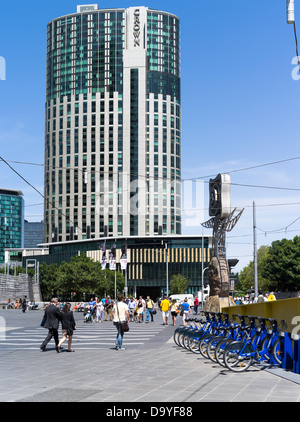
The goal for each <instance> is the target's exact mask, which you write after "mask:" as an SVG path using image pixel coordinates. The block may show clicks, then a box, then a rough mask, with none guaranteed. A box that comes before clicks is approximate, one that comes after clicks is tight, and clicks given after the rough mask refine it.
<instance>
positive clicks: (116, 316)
mask: <svg viewBox="0 0 300 422" xmlns="http://www.w3.org/2000/svg"><path fill="white" fill-rule="evenodd" d="M117 299H118V300H117V302H116V303H115V305H114V307H113V310H112V315H113V322H114V325H115V326H116V328H117V330H118V333H117V337H116V345H115V348H116V350H125V348H124V347H122V343H123V335H124V332H123V331H122V326H121V323H122V322H128V320H129V312H128V305H127V304H126V303H125V302H124V297H123V295H118V298H117Z"/></svg>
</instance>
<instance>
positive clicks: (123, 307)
mask: <svg viewBox="0 0 300 422" xmlns="http://www.w3.org/2000/svg"><path fill="white" fill-rule="evenodd" d="M117 307H118V310H117ZM118 311H119V315H118ZM126 311H128V305H126V303H125V302H118V303H117V304H116V305H114V307H113V312H114V320H113V321H114V322H120V321H126ZM119 317H120V319H119Z"/></svg>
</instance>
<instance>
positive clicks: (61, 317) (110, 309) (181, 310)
mask: <svg viewBox="0 0 300 422" xmlns="http://www.w3.org/2000/svg"><path fill="white" fill-rule="evenodd" d="M156 308H157V309H159V310H160V311H161V315H162V323H163V325H168V320H169V316H170V315H171V318H172V324H173V326H175V325H176V318H177V316H178V315H181V316H183V324H184V325H185V324H186V319H187V318H188V316H189V315H190V314H191V313H192V310H191V306H190V304H189V303H188V299H187V298H185V300H184V302H183V303H180V302H179V301H176V300H175V299H173V300H172V299H170V298H168V297H164V298H159V299H158V301H157V307H156V305H155V303H154V300H153V299H151V298H150V296H147V297H146V299H144V298H143V297H142V296H139V298H133V297H130V298H129V297H126V298H124V297H123V295H118V297H117V299H116V300H113V299H112V298H111V297H110V296H106V297H105V298H102V299H100V298H94V297H91V298H90V301H89V302H88V303H84V302H78V303H77V304H76V305H75V306H74V307H73V309H72V307H71V304H70V303H69V302H66V303H59V302H58V299H57V298H53V299H52V300H51V302H50V303H49V304H48V305H47V306H45V311H44V316H43V320H42V323H41V326H43V327H44V328H47V329H48V334H47V336H46V338H45V340H44V341H43V343H42V344H41V346H40V349H41V350H42V351H45V350H46V346H47V344H48V343H49V342H50V340H51V339H52V338H53V339H54V341H55V349H56V351H57V352H58V353H60V351H61V349H62V347H61V346H62V344H63V343H64V342H65V341H66V340H67V339H68V348H67V351H68V352H73V351H74V349H72V348H71V346H72V336H73V332H74V330H75V329H76V324H75V319H74V314H73V311H75V312H83V313H86V312H89V313H90V314H91V316H92V321H94V322H104V321H112V322H113V324H114V325H115V326H116V328H117V336H116V341H115V348H116V350H125V348H124V347H123V346H122V343H123V335H124V328H123V326H124V323H129V322H134V321H135V322H138V323H143V322H144V323H145V324H148V323H150V322H154V315H155V314H157V309H156ZM60 323H61V327H62V338H61V340H59V334H58V328H59V324H60Z"/></svg>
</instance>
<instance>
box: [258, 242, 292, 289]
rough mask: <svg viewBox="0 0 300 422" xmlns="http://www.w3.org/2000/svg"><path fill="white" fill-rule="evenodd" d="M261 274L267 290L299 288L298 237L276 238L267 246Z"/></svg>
mask: <svg viewBox="0 0 300 422" xmlns="http://www.w3.org/2000/svg"><path fill="white" fill-rule="evenodd" d="M262 276H263V277H265V278H266V279H267V280H268V285H269V287H270V289H269V290H281V291H286V290H289V291H291V290H300V237H299V236H295V237H294V239H293V240H288V239H282V240H276V241H275V242H273V243H272V244H271V247H270V248H269V253H268V258H267V259H266V261H265V262H264V265H263V269H262Z"/></svg>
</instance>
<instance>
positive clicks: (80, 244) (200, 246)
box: [23, 235, 211, 297]
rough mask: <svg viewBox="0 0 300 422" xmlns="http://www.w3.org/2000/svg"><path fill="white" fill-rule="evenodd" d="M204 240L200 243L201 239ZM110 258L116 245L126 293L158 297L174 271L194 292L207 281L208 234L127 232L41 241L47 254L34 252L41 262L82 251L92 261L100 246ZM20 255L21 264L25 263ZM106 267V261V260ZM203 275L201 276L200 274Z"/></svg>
mask: <svg viewBox="0 0 300 422" xmlns="http://www.w3.org/2000/svg"><path fill="white" fill-rule="evenodd" d="M202 242H203V243H202ZM104 245H105V249H106V256H107V259H108V260H109V251H110V249H111V248H112V247H113V246H114V245H115V246H116V270H117V271H123V272H124V274H125V275H126V281H127V287H128V291H127V292H128V294H129V295H134V296H139V295H142V296H146V295H148V294H149V295H150V296H151V297H158V296H161V295H162V294H165V293H167V292H168V293H170V289H169V286H170V281H171V278H172V276H173V275H177V274H181V275H183V276H185V277H186V278H187V279H188V280H189V281H190V284H189V287H188V291H187V292H186V293H193V294H195V293H196V292H197V291H200V290H201V288H202V281H204V284H207V283H208V271H205V269H206V268H208V265H209V262H210V260H211V237H209V236H205V237H202V236H184V235H181V236H129V237H116V238H112V237H105V238H104V237H103V238H98V239H87V240H76V241H75V240H74V241H68V242H59V243H47V244H42V245H39V246H42V247H43V248H48V249H49V255H40V256H34V259H37V260H38V261H39V262H40V263H42V262H45V263H47V264H52V263H56V264H58V265H60V264H61V263H62V262H63V261H66V262H68V261H70V260H71V257H72V256H75V255H78V254H79V253H83V252H85V253H86V255H87V256H88V257H90V258H92V259H93V260H94V261H99V262H102V258H103V246H104ZM124 245H126V250H127V254H126V260H127V268H126V273H125V270H122V269H121V258H122V249H123V251H124ZM26 259H30V256H27V257H26V258H25V257H24V258H23V266H26ZM106 268H109V262H107V264H106ZM202 277H203V278H202Z"/></svg>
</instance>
